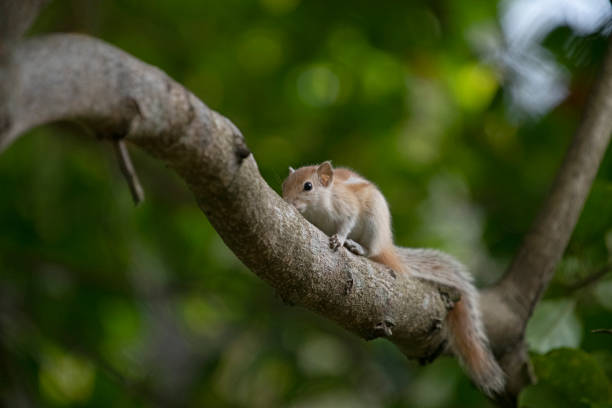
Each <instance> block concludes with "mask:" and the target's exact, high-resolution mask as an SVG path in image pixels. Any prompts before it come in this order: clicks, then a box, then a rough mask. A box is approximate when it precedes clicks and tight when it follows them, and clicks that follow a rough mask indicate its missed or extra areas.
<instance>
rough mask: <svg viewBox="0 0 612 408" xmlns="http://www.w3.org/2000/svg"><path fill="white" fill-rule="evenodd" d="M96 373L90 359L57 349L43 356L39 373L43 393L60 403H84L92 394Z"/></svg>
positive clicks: (53, 401)
mask: <svg viewBox="0 0 612 408" xmlns="http://www.w3.org/2000/svg"><path fill="white" fill-rule="evenodd" d="M95 374H96V372H95V368H94V367H93V365H92V364H91V363H90V362H89V361H87V360H85V359H82V358H80V357H77V356H75V355H70V354H68V353H64V352H61V351H59V350H56V349H52V350H49V352H48V353H47V354H45V355H44V357H43V364H42V368H41V371H40V374H39V381H40V387H41V391H42V394H43V395H44V396H45V397H46V398H47V399H48V400H50V401H51V402H52V403H55V404H59V405H72V404H74V403H83V402H85V401H87V400H88V399H89V397H90V396H91V394H92V391H93V387H94V380H95Z"/></svg>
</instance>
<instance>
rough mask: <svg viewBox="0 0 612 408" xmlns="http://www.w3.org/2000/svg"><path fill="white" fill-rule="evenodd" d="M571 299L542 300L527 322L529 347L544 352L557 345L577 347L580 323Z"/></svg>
mask: <svg viewBox="0 0 612 408" xmlns="http://www.w3.org/2000/svg"><path fill="white" fill-rule="evenodd" d="M574 308H575V301H574V300H572V299H558V300H543V301H542V302H540V303H539V304H538V306H536V309H535V312H534V313H533V316H532V317H531V319H530V320H529V323H528V324H527V334H526V337H527V344H529V349H530V350H534V351H537V352H538V353H546V352H548V351H550V350H552V349H555V348H559V347H578V345H579V344H580V339H581V337H582V325H581V324H580V320H578V317H577V316H576V313H575V312H574Z"/></svg>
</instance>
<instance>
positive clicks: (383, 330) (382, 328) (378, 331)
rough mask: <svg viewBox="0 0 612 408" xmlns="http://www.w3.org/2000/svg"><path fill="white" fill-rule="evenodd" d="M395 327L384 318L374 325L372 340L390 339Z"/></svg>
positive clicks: (390, 321) (389, 320) (388, 319)
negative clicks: (379, 338) (377, 338)
mask: <svg viewBox="0 0 612 408" xmlns="http://www.w3.org/2000/svg"><path fill="white" fill-rule="evenodd" d="M393 327H395V323H394V322H393V321H392V320H391V319H390V318H386V319H384V320H383V321H382V322H378V323H376V325H375V326H374V334H375V336H374V338H376V337H382V336H384V337H391V336H392V335H393V331H392V330H391V329H393Z"/></svg>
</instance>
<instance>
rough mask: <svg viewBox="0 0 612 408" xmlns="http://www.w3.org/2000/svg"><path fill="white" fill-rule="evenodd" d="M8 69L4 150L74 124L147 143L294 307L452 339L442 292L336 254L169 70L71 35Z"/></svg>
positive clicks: (424, 348)
mask: <svg viewBox="0 0 612 408" xmlns="http://www.w3.org/2000/svg"><path fill="white" fill-rule="evenodd" d="M9 69H10V73H11V77H5V80H7V81H9V82H10V83H11V84H12V86H11V88H10V92H9V94H8V95H7V96H8V98H7V99H8V100H10V101H11V103H10V104H7V105H5V107H4V108H5V111H6V113H7V114H8V115H7V116H5V117H7V118H8V119H9V120H8V121H6V122H5V126H4V128H3V130H2V132H1V133H0V146H6V145H8V143H10V142H11V141H12V140H14V139H15V138H16V137H17V136H18V135H20V134H22V133H23V132H24V131H26V130H27V129H29V128H32V127H34V126H37V125H40V124H43V123H47V122H52V121H56V120H67V119H68V120H77V121H80V122H83V123H86V124H87V125H89V127H90V128H91V129H93V130H94V131H95V133H96V134H97V135H99V136H100V137H102V138H112V139H124V140H126V141H128V142H131V143H133V144H135V145H137V146H140V147H142V148H144V149H145V150H147V151H148V152H150V153H151V154H153V155H154V156H156V157H158V158H160V159H162V160H164V161H166V162H167V164H168V165H169V166H170V167H172V168H173V169H175V170H176V171H177V172H178V173H179V174H180V175H181V176H182V177H183V178H184V179H185V180H186V181H187V183H188V185H189V187H190V188H191V190H192V191H193V193H194V195H195V197H196V200H197V201H198V204H199V205H200V207H201V208H202V210H203V211H204V213H205V214H206V215H207V217H208V218H209V220H210V221H211V223H212V224H213V226H214V227H215V229H216V230H217V232H218V233H219V234H220V235H221V237H222V238H223V240H224V241H225V243H226V244H227V245H228V246H229V247H230V248H231V249H232V251H234V253H235V254H236V255H237V256H238V257H239V258H240V259H241V261H242V262H244V264H245V265H246V266H247V267H248V268H249V269H251V270H252V271H253V272H255V273H256V274H257V275H259V276H260V277H261V278H263V279H264V280H266V281H267V282H269V283H270V285H272V286H273V287H274V288H275V289H276V290H277V291H278V293H279V295H280V296H281V297H282V299H284V300H285V301H286V302H288V303H291V304H298V305H302V306H304V307H307V308H309V309H311V310H314V311H316V312H318V313H320V314H322V315H324V316H326V317H329V318H330V319H333V320H335V321H336V322H338V323H339V324H340V325H342V326H343V327H345V328H346V329H348V330H350V331H352V332H354V333H356V334H357V335H359V336H361V337H364V338H366V339H371V338H375V337H380V336H385V337H388V338H389V340H391V341H392V342H394V343H396V344H398V346H400V348H401V349H402V350H403V351H404V352H405V354H407V355H408V356H410V357H427V356H429V355H430V354H431V353H433V352H434V351H435V350H436V349H437V348H438V347H439V346H440V344H441V343H442V341H443V334H442V330H441V329H440V327H439V325H435V324H433V323H432V322H439V321H442V320H443V319H444V316H445V314H446V306H445V303H444V301H443V298H442V297H441V295H440V293H439V292H438V289H437V288H435V287H433V286H431V285H429V284H427V283H424V282H421V281H419V280H417V279H415V278H411V277H408V276H396V275H395V274H392V273H390V270H388V269H387V268H385V267H383V266H381V265H379V264H376V263H374V262H370V261H369V260H367V259H364V258H361V257H357V256H354V255H352V254H350V253H349V252H348V251H346V250H341V251H338V252H333V251H331V250H330V249H329V247H328V238H327V237H326V236H325V235H324V234H323V233H322V232H321V231H319V230H317V229H316V228H315V227H314V226H312V225H311V224H309V223H308V222H307V221H306V220H304V218H303V217H302V216H301V215H300V214H299V213H297V211H295V209H294V208H293V207H291V206H289V205H288V204H286V203H285V202H284V201H283V200H282V199H281V198H280V197H279V196H278V195H277V194H276V193H275V192H274V191H273V190H272V189H271V188H270V187H269V186H268V185H267V184H266V183H265V181H264V180H263V179H262V178H261V176H260V175H259V172H258V170H257V165H256V163H255V160H254V158H253V156H252V155H251V154H250V152H249V150H248V148H247V146H246V144H245V141H244V138H243V137H242V135H241V134H240V132H239V131H238V129H236V127H235V126H234V125H232V123H231V122H230V121H229V120H227V119H226V118H224V117H222V116H221V115H219V114H218V113H216V112H214V111H212V110H210V109H208V108H207V107H206V105H204V104H203V103H202V102H201V101H199V100H198V99H197V98H196V97H195V96H194V95H193V94H191V93H190V92H188V91H187V90H186V89H185V88H183V87H182V86H181V85H179V84H178V83H176V82H174V81H173V80H172V79H170V78H169V77H168V76H167V75H165V74H164V73H163V72H161V71H160V70H158V69H156V68H154V67H151V66H149V65H147V64H144V63H142V62H140V61H138V60H136V59H134V58H133V57H131V56H129V55H127V54H126V53H124V52H122V51H120V50H118V49H116V48H114V47H112V46H110V45H108V44H105V43H103V42H101V41H98V40H95V39H93V38H89V37H86V36H81V35H66V34H63V35H51V36H46V37H40V38H35V39H31V40H27V41H24V42H23V43H21V44H19V45H18V46H17V47H16V48H15V50H14V52H13V54H12V56H11V64H10V66H9ZM389 329H390V330H389ZM442 329H443V328H442Z"/></svg>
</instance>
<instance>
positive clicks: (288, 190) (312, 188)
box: [283, 161, 334, 214]
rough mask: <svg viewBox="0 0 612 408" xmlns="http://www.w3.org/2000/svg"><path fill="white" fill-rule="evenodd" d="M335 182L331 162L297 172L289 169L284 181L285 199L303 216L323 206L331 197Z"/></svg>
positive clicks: (301, 168) (300, 169)
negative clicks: (309, 210) (310, 210)
mask: <svg viewBox="0 0 612 408" xmlns="http://www.w3.org/2000/svg"><path fill="white" fill-rule="evenodd" d="M333 181H334V169H333V167H332V165H331V162H329V161H326V162H324V163H321V164H319V165H318V166H316V165H315V166H305V167H300V168H299V169H297V170H294V169H293V168H292V167H289V175H288V176H287V178H286V179H285V181H283V199H285V201H287V202H288V203H289V204H291V205H293V206H294V207H295V208H297V210H298V211H299V212H300V213H302V214H303V213H304V212H306V211H308V209H309V208H310V207H315V206H320V205H322V203H323V202H324V200H326V199H327V198H328V197H329V196H330V195H331V188H330V187H331V186H332V184H333Z"/></svg>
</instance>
